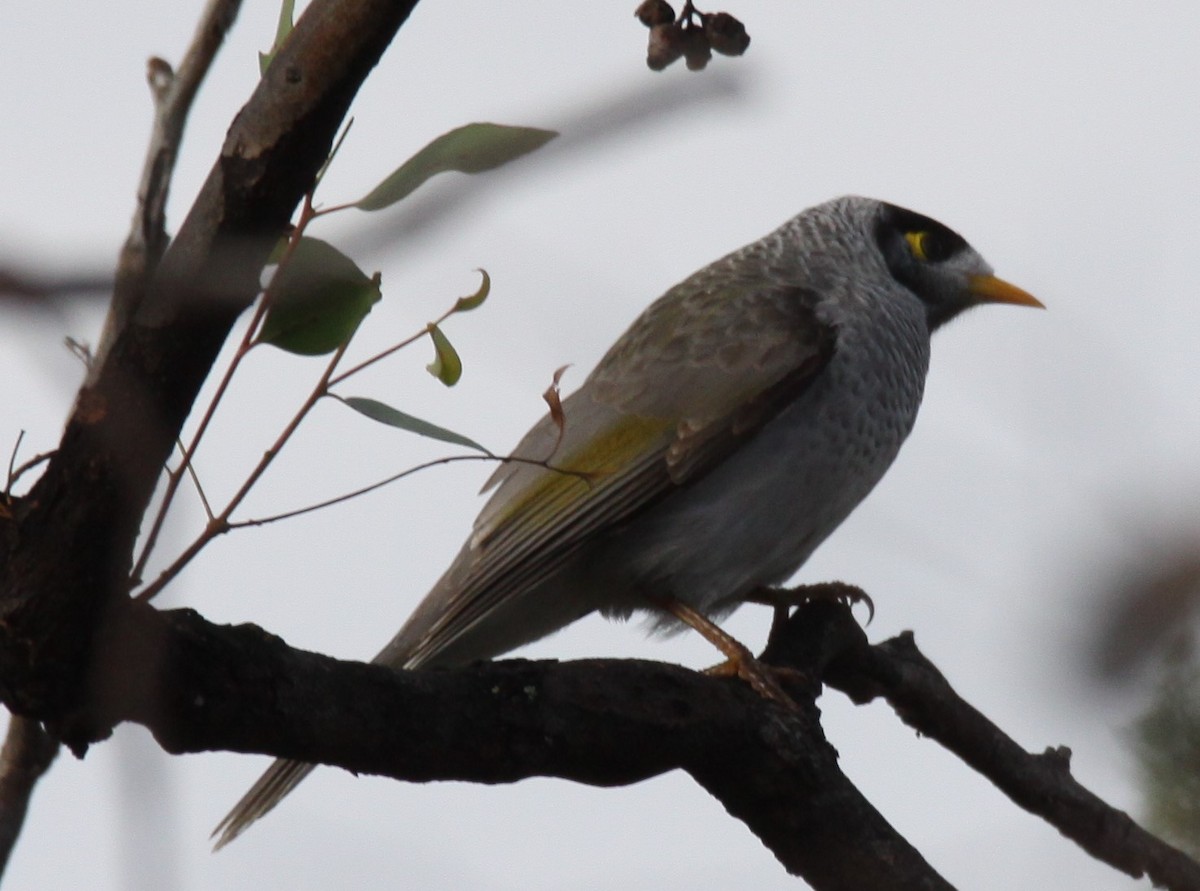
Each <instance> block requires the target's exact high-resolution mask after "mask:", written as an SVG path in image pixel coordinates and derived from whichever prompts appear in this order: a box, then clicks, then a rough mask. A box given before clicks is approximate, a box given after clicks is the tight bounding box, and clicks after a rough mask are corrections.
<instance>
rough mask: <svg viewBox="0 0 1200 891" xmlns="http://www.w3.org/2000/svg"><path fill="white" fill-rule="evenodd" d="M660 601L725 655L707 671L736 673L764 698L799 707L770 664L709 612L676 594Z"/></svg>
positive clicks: (713, 673) (712, 673)
mask: <svg viewBox="0 0 1200 891" xmlns="http://www.w3.org/2000/svg"><path fill="white" fill-rule="evenodd" d="M658 605H659V606H660V607H661V608H662V609H665V610H666V611H667V612H669V613H670V614H671V615H673V616H674V617H675V618H677V619H678V620H679V621H681V622H683V623H684V624H685V625H688V626H689V627H691V628H694V629H695V630H696V631H698V632H700V634H701V635H703V636H704V639H705V640H707V641H708V642H709V643H711V644H712V645H713V646H714V647H716V648H717V649H718V650H720V651H721V653H722V654H723V655H724V656H725V660H726V661H725V662H722V663H721V664H720V665H716V666H713V667H712V668H709V669H707V670H706V671H705V672H704V673H705V674H710V675H715V676H718V677H728V676H731V675H736V676H737V677H739V678H741V679H742V680H743V681H745V682H746V683H748V684H749V685H750V687H751V688H752V689H753V690H754V692H756V693H758V694H759V695H760V696H762V697H763V698H765V699H773V700H775V701H776V702H778V703H779V704H780V705H784V706H787V707H788V708H792V709H794V708H796V703H795V702H794V701H793V700H792V698H791V697H790V696H788V695H787V693H785V692H784V690H783V688H782V687H781V686H779V682H778V681H777V680H775V677H774V676H773V674H772V671H771V668H770V667H769V666H766V665H764V664H763V663H761V662H759V661H758V659H756V658H755V656H754V654H753V653H751V652H750V650H749V649H747V648H746V646H745V644H743V643H741V642H740V641H739V640H737V639H736V638H734V637H733V636H731V635H730V634H728V633H726V632H725V631H723V630H721V628H720V627H719V626H718V625H717V624H716V623H714V622H712V621H711V620H710V619H708V618H707V617H706V616H704V615H702V614H701V613H699V612H697V611H696V610H694V609H692V608H691V607H690V606H688V605H687V604H686V603H683V602H682V601H679V600H676V599H675V598H674V597H668V598H664V599H662V600H659V601H658Z"/></svg>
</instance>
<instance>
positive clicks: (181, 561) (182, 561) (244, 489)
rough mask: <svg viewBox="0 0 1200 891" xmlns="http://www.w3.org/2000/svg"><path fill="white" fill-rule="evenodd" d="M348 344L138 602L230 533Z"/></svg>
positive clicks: (322, 391)
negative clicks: (226, 499)
mask: <svg viewBox="0 0 1200 891" xmlns="http://www.w3.org/2000/svg"><path fill="white" fill-rule="evenodd" d="M348 345H349V341H347V342H346V343H343V344H342V345H341V346H340V347H338V349H337V351H336V352H335V353H334V354H333V356H332V357H331V358H330V360H329V363H328V365H326V367H325V371H324V372H323V373H322V374H321V379H320V380H319V381H317V385H316V386H315V387H313V389H312V392H311V393H309V394H308V397H307V398H306V399H305V400H304V403H303V404H302V405H301V406H300V408H299V409H298V410H297V412H296V414H295V415H293V416H292V419H291V420H290V421H288V423H287V426H286V427H284V428H283V432H281V433H280V434H279V436H278V437H276V439H275V442H274V443H273V444H272V445H271V447H270V448H269V449H267V451H265V452H264V453H263V456H262V458H260V459H259V462H258V464H256V465H255V467H254V469H253V470H252V471H250V475H249V476H247V477H246V479H245V481H244V482H243V483H242V485H241V487H240V488H239V489H238V490H237V492H235V493H234V495H233V497H232V498H230V499H229V503H228V504H226V505H225V508H224V509H223V510H222V511H221V513H220V515H219V516H217V517H214V518H213V519H212V520H210V521H209V522H208V523H207V524H206V525H205V527H204V531H203V532H201V533H200V535H199V537H197V538H196V540H195V541H193V542H192V543H191V545H189V546H188V548H187V549H186V550H185V551H184V552H183V553H182V554H180V555H179V556H178V557H176V558H175V560H174V561H173V562H172V563H171V565H170V566H168V567H167V568H166V569H164V570H163V571H162V572H161V573H160V574H159V576H158V577H157V578H156V579H155V580H154V581H153V582H151V583H150V584H149V585H147V586H146V587H145V588H143V589H142V590H141V591H139V592H138V594H137V599H138V600H141V601H148V600H150V599H151V598H152V597H154V595H156V594H157V593H158V592H159V591H161V590H162V589H163V588H164V587H166V585H167V584H168V583H169V582H170V581H171V580H172V579H174V578H175V576H177V575H179V573H180V572H182V571H183V568H184V567H185V566H187V565H188V563H190V562H191V561H192V560H193V559H194V558H195V556H196V555H197V554H199V553H200V551H201V550H203V549H204V547H205V545H207V544H208V543H209V542H210V541H212V540H213V539H214V538H216V537H217V536H219V535H224V534H225V533H226V532H228V531H229V529H230V528H231V527H230V524H229V517H230V515H232V514H233V512H234V511H235V510H237V509H238V506H239V505H240V504H241V503H242V501H243V500H244V499H245V498H246V496H247V495H249V494H250V490H251V489H252V488H254V485H255V484H256V483H257V482H258V481H259V479H260V478H261V477H262V475H263V474H264V473H266V471H267V468H268V467H270V466H271V463H272V462H273V461H274V460H275V457H276V456H277V455H278V454H279V452H280V451H281V450H282V449H283V447H284V445H286V444H287V441H288V440H289V439H291V437H292V434H294V433H295V432H296V429H297V428H298V427H299V426H300V422H301V421H303V420H304V418H305V417H307V416H308V413H309V412H310V411H311V410H312V407H313V406H314V405H316V404H317V402H318V401H319V400H320V399H321V397H323V396H324V395H325V394H326V393H327V392H328V391H329V379H330V377H331V376H332V375H333V372H334V369H336V368H337V366H338V362H340V361H341V359H342V356H343V355H344V354H345V352H346V347H347V346H348ZM189 460H190V458H189Z"/></svg>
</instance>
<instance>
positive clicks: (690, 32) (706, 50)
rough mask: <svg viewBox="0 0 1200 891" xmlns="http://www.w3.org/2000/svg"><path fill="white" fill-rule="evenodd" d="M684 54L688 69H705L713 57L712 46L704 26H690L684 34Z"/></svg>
mask: <svg viewBox="0 0 1200 891" xmlns="http://www.w3.org/2000/svg"><path fill="white" fill-rule="evenodd" d="M683 37H684V40H683V55H684V58H685V59H686V60H687V67H688V71H703V70H704V69H705V68H706V67H707V66H708V61H709V59H711V58H712V47H711V46H709V45H708V35H707V34H705V33H704V29H703V28H688V29H687V30H686V31H685V32H684V34H683Z"/></svg>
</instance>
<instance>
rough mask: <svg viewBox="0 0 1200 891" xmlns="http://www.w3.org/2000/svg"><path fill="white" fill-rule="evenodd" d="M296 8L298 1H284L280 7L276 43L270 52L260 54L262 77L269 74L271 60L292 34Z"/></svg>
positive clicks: (259, 70)
mask: <svg viewBox="0 0 1200 891" xmlns="http://www.w3.org/2000/svg"><path fill="white" fill-rule="evenodd" d="M295 8H296V0H283V3H282V4H281V5H280V7H279V24H278V25H276V26H275V42H274V43H273V44H271V49H270V51H269V52H265V53H259V54H258V73H259V74H260V75H262V74H266V73H267V69H268V68H269V67H271V60H272V59H274V58H275V54H276V53H277V52H279V48H280V47H281V46H283V42H284V41H285V40H287V37H288V35H289V34H291V33H292V22H293V20H294V19H295Z"/></svg>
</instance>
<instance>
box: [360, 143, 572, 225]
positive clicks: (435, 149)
mask: <svg viewBox="0 0 1200 891" xmlns="http://www.w3.org/2000/svg"><path fill="white" fill-rule="evenodd" d="M557 135H558V134H557V133H555V132H554V131H553V130H539V129H537V128H535V127H509V126H506V125H504V124H467V125H466V126H464V127H459V128H458V129H456V130H451V131H450V132H449V133H443V134H442V135H441V136H439V137H438V138H437V139H435V140H433V142H431V143H429V144H428V145H427V146H425V148H423V149H421V150H420V151H419V152H417V153H416V154H415V155H413V156H412V157H411V158H409V159H408V160H407V161H405V162H404V163H403V164H401V165H400V167H399V168H397V169H396V170H395V172H393V173H392V174H391V176H389V177H388V178H387V179H385V180H384V181H383V182H381V183H380V184H379V185H378V186H376V187H375V188H374V190H372V191H371V193H370V194H369V195H367V196H366V197H365V198H361V199H360V200H359V201H358V202H356V203H355V205H354V206H355V207H357V208H359V209H360V210H382V209H383V208H385V207H390V206H391V205H393V204H395V203H396V202H397V201H399V200H401V199H402V198H405V197H407V196H408V195H410V194H412V192H414V191H415V190H416V189H417V188H418V187H419V186H420V185H421V184H422V183H423V182H425V180H427V179H429V178H430V177H431V176H435V175H436V174H439V173H445V172H446V171H449V170H456V171H458V172H460V173H482V172H483V171H485V170H492V169H494V168H496V167H499V166H501V165H502V164H507V163H508V162H509V161H512V160H514V159H516V158H519V157H521V156H522V155H526V154H528V153H529V152H532V151H533V150H535V149H539V148H541V147H542V146H543V145H545V144H546V143H547V142H549V141H550V140H551V139H553V138H554V137H555V136H557Z"/></svg>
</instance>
